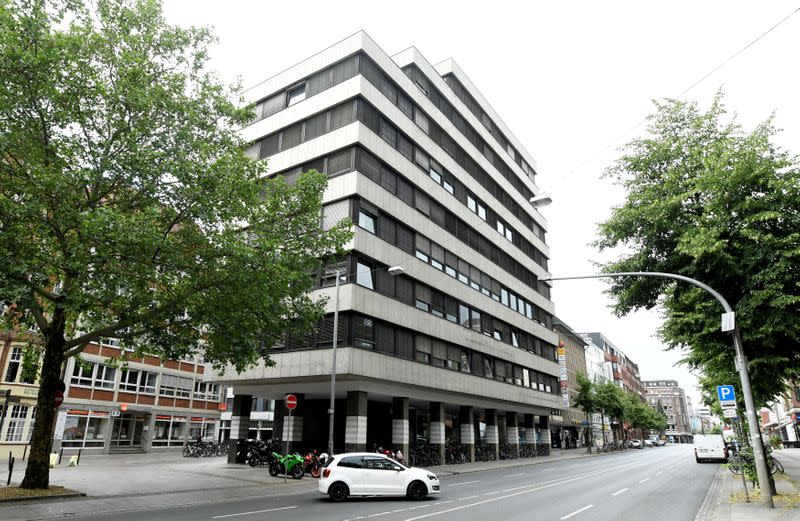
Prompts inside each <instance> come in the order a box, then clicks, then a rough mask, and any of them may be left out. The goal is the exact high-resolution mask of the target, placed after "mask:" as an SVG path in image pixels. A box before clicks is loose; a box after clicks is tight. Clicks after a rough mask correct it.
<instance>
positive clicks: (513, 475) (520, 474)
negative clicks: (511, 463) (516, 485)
mask: <svg viewBox="0 0 800 521" xmlns="http://www.w3.org/2000/svg"><path fill="white" fill-rule="evenodd" d="M524 475H525V472H520V473H519V474H509V475H508V476H503V477H504V478H515V477H517V476H524Z"/></svg>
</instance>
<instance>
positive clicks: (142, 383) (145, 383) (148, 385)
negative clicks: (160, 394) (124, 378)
mask: <svg viewBox="0 0 800 521" xmlns="http://www.w3.org/2000/svg"><path fill="white" fill-rule="evenodd" d="M156 378H158V375H157V374H156V373H150V372H147V371H142V375H141V377H139V392H140V393H145V394H156Z"/></svg>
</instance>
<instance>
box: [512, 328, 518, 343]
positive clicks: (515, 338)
mask: <svg viewBox="0 0 800 521" xmlns="http://www.w3.org/2000/svg"><path fill="white" fill-rule="evenodd" d="M511 345H512V346H514V347H519V338H518V333H517V332H516V331H514V330H513V329H512V330H511Z"/></svg>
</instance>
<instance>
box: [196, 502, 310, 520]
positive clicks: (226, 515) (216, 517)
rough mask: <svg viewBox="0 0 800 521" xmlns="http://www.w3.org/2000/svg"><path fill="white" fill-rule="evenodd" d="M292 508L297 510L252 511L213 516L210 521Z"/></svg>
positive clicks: (270, 509) (269, 509)
mask: <svg viewBox="0 0 800 521" xmlns="http://www.w3.org/2000/svg"><path fill="white" fill-rule="evenodd" d="M292 508H297V505H294V506H291V507H281V508H268V509H266V510H253V511H252V512H238V513H236V514H225V515H224V516H213V517H212V518H211V519H222V518H223V517H234V516H249V515H250V514H263V513H264V512H277V511H278V510H289V509H292Z"/></svg>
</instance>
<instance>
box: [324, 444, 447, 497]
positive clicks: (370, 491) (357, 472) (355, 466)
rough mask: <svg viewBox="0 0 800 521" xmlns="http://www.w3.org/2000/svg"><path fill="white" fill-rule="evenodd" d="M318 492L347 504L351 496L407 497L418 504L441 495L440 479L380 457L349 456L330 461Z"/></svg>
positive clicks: (431, 474) (369, 454)
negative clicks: (432, 495)
mask: <svg viewBox="0 0 800 521" xmlns="http://www.w3.org/2000/svg"><path fill="white" fill-rule="evenodd" d="M318 490H319V491H320V492H321V493H323V494H327V495H328V496H330V498H331V499H332V500H333V501H344V500H345V499H347V498H348V496H408V497H410V498H411V499H418V500H419V499H424V498H425V497H426V496H427V495H428V494H438V493H439V478H437V477H436V474H434V473H433V472H430V471H427V470H425V469H419V468H416V467H406V466H405V465H402V464H400V463H399V462H397V461H395V460H393V459H391V458H388V457H386V456H383V455H381V454H375V453H373V452H349V453H345V454H336V455H335V456H333V457H332V458H331V459H330V460H329V461H328V463H327V464H326V465H325V468H323V469H322V475H321V476H320V478H319V488H318Z"/></svg>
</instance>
